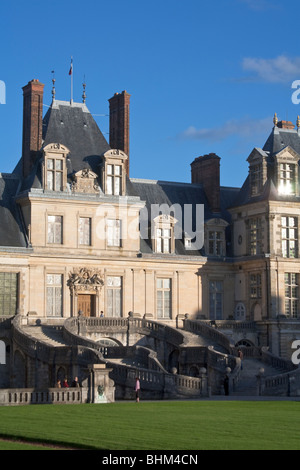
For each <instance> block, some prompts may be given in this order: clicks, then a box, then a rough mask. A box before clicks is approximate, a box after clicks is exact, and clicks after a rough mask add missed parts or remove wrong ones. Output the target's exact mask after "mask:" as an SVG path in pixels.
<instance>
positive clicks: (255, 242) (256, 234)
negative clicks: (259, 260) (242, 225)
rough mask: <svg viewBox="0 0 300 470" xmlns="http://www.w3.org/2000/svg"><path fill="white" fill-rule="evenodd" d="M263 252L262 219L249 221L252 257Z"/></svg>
mask: <svg viewBox="0 0 300 470" xmlns="http://www.w3.org/2000/svg"><path fill="white" fill-rule="evenodd" d="M261 252H262V229H261V219H260V218H254V219H250V220H249V253H250V255H259V254H261Z"/></svg>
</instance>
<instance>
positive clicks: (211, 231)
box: [204, 219, 228, 256]
mask: <svg viewBox="0 0 300 470" xmlns="http://www.w3.org/2000/svg"><path fill="white" fill-rule="evenodd" d="M227 226H228V222H226V221H225V220H223V219H210V220H208V221H207V222H206V223H205V238H204V248H205V253H206V255H208V256H226V237H225V229H226V227H227Z"/></svg>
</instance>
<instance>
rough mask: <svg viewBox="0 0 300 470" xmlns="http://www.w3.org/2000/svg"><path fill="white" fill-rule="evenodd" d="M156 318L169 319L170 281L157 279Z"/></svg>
mask: <svg viewBox="0 0 300 470" xmlns="http://www.w3.org/2000/svg"><path fill="white" fill-rule="evenodd" d="M156 287H157V318H164V319H167V318H169V319H171V317H172V311H171V310H172V308H171V279H157V284H156Z"/></svg>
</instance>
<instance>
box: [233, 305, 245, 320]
mask: <svg viewBox="0 0 300 470" xmlns="http://www.w3.org/2000/svg"><path fill="white" fill-rule="evenodd" d="M235 319H236V320H237V321H244V320H246V307H245V304H243V302H239V303H238V304H237V305H236V307H235Z"/></svg>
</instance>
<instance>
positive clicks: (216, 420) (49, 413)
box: [0, 401, 300, 450]
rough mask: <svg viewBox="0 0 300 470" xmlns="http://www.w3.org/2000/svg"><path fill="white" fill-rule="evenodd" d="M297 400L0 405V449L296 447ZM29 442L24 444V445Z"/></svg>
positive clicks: (299, 434) (299, 430) (299, 429)
mask: <svg viewBox="0 0 300 470" xmlns="http://www.w3.org/2000/svg"><path fill="white" fill-rule="evenodd" d="M299 413H300V403H298V402H292V401H290V402H288V401H286V402H283V401H282V402H279V401H278V402H277V401H262V402H255V401H198V402H197V401H178V402H176V401H170V402H167V401H166V402H145V403H143V402H140V403H134V402H124V403H113V404H101V405H94V404H87V405H28V406H19V407H17V406H16V407H0V436H2V437H4V436H7V437H10V438H14V439H15V440H16V441H17V442H14V443H12V444H10V443H8V442H7V441H0V450H1V449H18V448H22V444H21V443H20V442H18V439H19V440H20V439H26V440H28V441H36V442H43V443H48V444H53V443H54V442H56V443H59V444H60V445H64V446H78V447H80V446H82V447H85V448H90V449H105V450H125V449H126V450H212V449H220V450H229V449H233V450H238V449H242V450H246V449H250V450H251V449H253V450H254V449H257V450H258V449H265V450H272V449H277V450H285V449H287V450H292V449H296V450H300V414H299ZM27 446H28V444H27Z"/></svg>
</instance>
